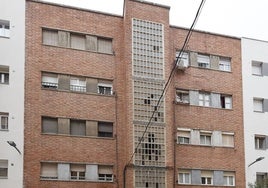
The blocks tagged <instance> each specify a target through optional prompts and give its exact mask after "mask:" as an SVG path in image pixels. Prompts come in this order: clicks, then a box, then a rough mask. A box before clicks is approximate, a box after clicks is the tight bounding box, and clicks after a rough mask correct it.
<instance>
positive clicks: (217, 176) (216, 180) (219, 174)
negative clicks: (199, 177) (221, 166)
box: [213, 170, 224, 185]
mask: <svg viewBox="0 0 268 188" xmlns="http://www.w3.org/2000/svg"><path fill="white" fill-rule="evenodd" d="M223 183H224V180H223V171H217V170H215V171H214V172H213V185H223Z"/></svg>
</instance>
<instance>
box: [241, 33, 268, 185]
mask: <svg viewBox="0 0 268 188" xmlns="http://www.w3.org/2000/svg"><path fill="white" fill-rule="evenodd" d="M252 60H255V61H260V62H263V63H268V42H265V41H259V40H253V39H247V38H242V73H243V103H244V104H243V105H244V134H245V135H244V138H245V161H246V184H247V185H248V183H254V182H255V181H256V173H257V172H266V173H267V172H268V149H265V150H258V149H255V135H266V136H268V112H264V113H261V112H254V111H253V98H264V99H268V76H256V75H252ZM259 157H265V158H264V159H263V160H261V161H259V162H256V163H254V164H252V165H251V166H250V167H248V165H249V164H250V163H252V162H254V161H255V160H256V159H257V158H259Z"/></svg>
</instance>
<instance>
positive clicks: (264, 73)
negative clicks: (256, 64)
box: [262, 63, 268, 76]
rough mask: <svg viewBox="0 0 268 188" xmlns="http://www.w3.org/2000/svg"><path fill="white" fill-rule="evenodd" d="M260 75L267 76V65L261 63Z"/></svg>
mask: <svg viewBox="0 0 268 188" xmlns="http://www.w3.org/2000/svg"><path fill="white" fill-rule="evenodd" d="M262 75H263V76H268V63H262Z"/></svg>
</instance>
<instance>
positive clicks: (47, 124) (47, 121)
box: [42, 117, 58, 134]
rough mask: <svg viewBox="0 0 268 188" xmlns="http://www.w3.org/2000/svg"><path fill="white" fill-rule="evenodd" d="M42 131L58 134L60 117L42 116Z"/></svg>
mask: <svg viewBox="0 0 268 188" xmlns="http://www.w3.org/2000/svg"><path fill="white" fill-rule="evenodd" d="M42 133H49V134H57V133H58V119H57V118H50V117H42Z"/></svg>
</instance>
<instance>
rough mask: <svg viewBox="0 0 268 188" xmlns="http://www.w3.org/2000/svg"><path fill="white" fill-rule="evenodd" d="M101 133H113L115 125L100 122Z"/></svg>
mask: <svg viewBox="0 0 268 188" xmlns="http://www.w3.org/2000/svg"><path fill="white" fill-rule="evenodd" d="M98 130H99V131H100V132H109V133H112V132H113V124H112V123H106V122H100V123H99V129H98Z"/></svg>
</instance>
